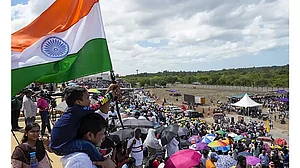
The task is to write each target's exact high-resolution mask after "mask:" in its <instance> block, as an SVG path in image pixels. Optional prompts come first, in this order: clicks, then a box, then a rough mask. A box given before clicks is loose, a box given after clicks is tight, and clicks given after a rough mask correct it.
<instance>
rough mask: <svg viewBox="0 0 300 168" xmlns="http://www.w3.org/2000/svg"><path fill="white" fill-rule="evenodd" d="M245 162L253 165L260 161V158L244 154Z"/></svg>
mask: <svg viewBox="0 0 300 168" xmlns="http://www.w3.org/2000/svg"><path fill="white" fill-rule="evenodd" d="M246 161H247V164H249V165H251V166H255V165H256V164H257V163H260V159H259V158H257V157H255V156H246Z"/></svg>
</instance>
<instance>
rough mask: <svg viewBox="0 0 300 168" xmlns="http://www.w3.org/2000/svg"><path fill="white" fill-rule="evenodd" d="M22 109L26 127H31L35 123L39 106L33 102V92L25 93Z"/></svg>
mask: <svg viewBox="0 0 300 168" xmlns="http://www.w3.org/2000/svg"><path fill="white" fill-rule="evenodd" d="M24 93H25V95H24V97H23V102H22V109H23V112H24V115H25V125H29V124H31V123H33V122H34V121H35V116H36V112H37V105H36V104H35V103H34V101H33V100H32V98H31V97H32V94H33V91H32V90H30V89H28V90H25V91H24Z"/></svg>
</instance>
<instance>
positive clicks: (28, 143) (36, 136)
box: [11, 122, 52, 168]
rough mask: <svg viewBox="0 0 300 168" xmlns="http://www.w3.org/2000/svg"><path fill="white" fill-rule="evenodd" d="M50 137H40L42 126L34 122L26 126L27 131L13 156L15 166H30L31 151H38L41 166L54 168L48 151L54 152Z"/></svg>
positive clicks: (17, 167) (39, 165)
mask: <svg viewBox="0 0 300 168" xmlns="http://www.w3.org/2000/svg"><path fill="white" fill-rule="evenodd" d="M49 143H50V140H49V138H48V137H47V138H44V139H40V126H39V125H38V124H37V123H35V122H33V123H30V124H29V125H27V126H26V127H25V133H24V136H23V139H22V140H21V144H19V145H18V146H16V148H15V150H14V152H13V154H12V156H11V164H12V167H13V168H30V153H31V152H36V158H37V160H38V167H39V168H52V166H51V164H50V162H49V159H48V155H47V152H46V150H47V151H48V152H52V151H51V149H49V147H48V145H49Z"/></svg>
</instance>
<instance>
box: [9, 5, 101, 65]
mask: <svg viewBox="0 0 300 168" xmlns="http://www.w3.org/2000/svg"><path fill="white" fill-rule="evenodd" d="M53 36H55V37H59V38H60V39H62V40H64V41H65V42H66V43H67V44H69V46H70V48H69V53H68V54H74V53H77V52H78V51H79V50H80V49H81V48H82V47H83V46H84V44H85V43H86V42H87V41H90V40H91V39H94V38H105V32H104V28H103V24H102V19H101V15H100V6H99V5H94V6H93V8H92V9H91V11H90V13H89V14H88V15H87V16H85V17H83V18H82V19H80V20H79V21H78V22H77V23H76V24H75V25H73V26H72V27H70V28H69V29H68V30H66V31H64V32H60V33H56V34H52V35H48V36H44V37H42V38H40V39H39V40H38V41H37V42H36V43H35V44H33V45H32V46H29V47H28V48H26V50H24V51H23V52H22V53H20V52H18V53H17V52H14V53H12V56H11V60H12V64H11V69H17V68H22V67H26V66H33V65H37V64H45V63H49V62H55V61H59V60H61V59H62V58H60V57H58V58H52V57H51V58H50V57H47V56H46V55H45V54H44V53H42V51H41V46H42V44H43V42H44V41H45V40H46V39H47V38H49V37H53ZM33 57H34V59H33Z"/></svg>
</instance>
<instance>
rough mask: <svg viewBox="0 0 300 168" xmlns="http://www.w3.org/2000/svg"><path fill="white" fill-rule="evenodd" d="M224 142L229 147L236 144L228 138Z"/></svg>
mask: <svg viewBox="0 0 300 168" xmlns="http://www.w3.org/2000/svg"><path fill="white" fill-rule="evenodd" d="M222 141H223V142H225V143H226V144H227V145H231V144H234V142H233V141H232V140H231V139H229V138H226V139H225V140H222Z"/></svg>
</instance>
